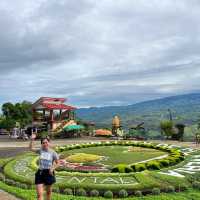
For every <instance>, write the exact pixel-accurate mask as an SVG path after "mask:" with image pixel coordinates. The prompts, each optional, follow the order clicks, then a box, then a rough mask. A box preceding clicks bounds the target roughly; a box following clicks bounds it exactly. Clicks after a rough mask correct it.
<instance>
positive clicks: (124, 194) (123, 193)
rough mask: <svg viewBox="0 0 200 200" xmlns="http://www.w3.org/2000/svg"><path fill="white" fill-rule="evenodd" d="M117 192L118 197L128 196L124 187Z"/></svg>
mask: <svg viewBox="0 0 200 200" xmlns="http://www.w3.org/2000/svg"><path fill="white" fill-rule="evenodd" d="M118 194H119V197H121V198H125V197H127V196H128V192H127V191H126V190H124V189H122V190H120V191H119V193H118Z"/></svg>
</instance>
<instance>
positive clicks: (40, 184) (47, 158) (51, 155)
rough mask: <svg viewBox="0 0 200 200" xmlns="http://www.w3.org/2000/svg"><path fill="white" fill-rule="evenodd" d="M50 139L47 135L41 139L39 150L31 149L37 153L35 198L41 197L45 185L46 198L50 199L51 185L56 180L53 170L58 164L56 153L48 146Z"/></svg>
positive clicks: (32, 139) (31, 145)
mask: <svg viewBox="0 0 200 200" xmlns="http://www.w3.org/2000/svg"><path fill="white" fill-rule="evenodd" d="M35 137H36V135H35V134H32V136H31V142H30V149H31V150H33V141H34V139H35ZM49 146H50V140H49V138H48V137H46V138H42V139H41V148H40V150H33V151H35V152H37V153H39V155H40V157H39V169H38V170H37V172H36V173H35V184H36V190H37V199H38V200H42V199H43V190H44V186H46V194H47V198H46V199H47V200H50V199H51V192H52V185H53V184H54V183H55V182H56V179H55V174H54V170H55V168H56V167H57V165H58V155H57V153H56V152H55V151H53V150H51V149H50V148H49Z"/></svg>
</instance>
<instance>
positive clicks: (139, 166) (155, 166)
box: [56, 141, 184, 173]
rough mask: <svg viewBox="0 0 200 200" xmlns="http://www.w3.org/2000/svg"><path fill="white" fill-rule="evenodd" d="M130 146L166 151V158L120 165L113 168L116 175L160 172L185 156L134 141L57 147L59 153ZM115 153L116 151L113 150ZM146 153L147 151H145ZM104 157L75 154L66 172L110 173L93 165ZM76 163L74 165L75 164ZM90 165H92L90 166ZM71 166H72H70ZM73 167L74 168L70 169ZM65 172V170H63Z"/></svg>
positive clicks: (156, 145) (132, 148)
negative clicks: (71, 170) (147, 171)
mask: <svg viewBox="0 0 200 200" xmlns="http://www.w3.org/2000/svg"><path fill="white" fill-rule="evenodd" d="M116 145H120V146H128V151H129V152H132V151H138V150H137V149H136V147H139V148H145V150H146V151H148V149H156V150H160V151H164V152H166V153H167V155H165V156H161V157H159V158H156V159H150V160H147V161H142V162H139V163H131V164H127V163H120V164H117V165H114V166H112V167H111V172H113V173H115V172H117V173H130V172H141V171H144V170H146V169H148V170H159V169H161V168H164V167H168V166H172V165H175V164H177V163H179V162H180V161H183V160H184V154H183V153H182V152H180V151H179V150H177V149H174V148H168V147H163V146H161V145H158V144H153V143H146V142H132V141H112V142H98V143H87V144H76V145H70V146H69V145H68V146H61V147H56V151H57V152H58V153H62V152H66V151H70V150H75V149H82V148H90V147H100V146H116ZM113 151H114V149H113ZM144 152H145V151H144ZM101 158H102V157H101V156H98V155H91V154H84V153H79V154H74V155H71V156H69V157H68V159H67V161H72V163H67V165H66V166H67V167H66V169H65V170H69V169H73V170H76V171H86V172H87V171H88V172H92V171H95V172H97V171H106V169H107V171H108V168H106V167H104V166H103V165H100V164H99V163H98V164H97V163H95V165H93V164H91V162H93V163H94V162H96V161H98V160H100V159H101ZM73 162H74V163H73ZM77 163H87V164H86V165H85V164H77ZM89 163H90V164H89ZM70 164H71V165H70ZM70 166H72V167H70ZM63 170H64V169H63Z"/></svg>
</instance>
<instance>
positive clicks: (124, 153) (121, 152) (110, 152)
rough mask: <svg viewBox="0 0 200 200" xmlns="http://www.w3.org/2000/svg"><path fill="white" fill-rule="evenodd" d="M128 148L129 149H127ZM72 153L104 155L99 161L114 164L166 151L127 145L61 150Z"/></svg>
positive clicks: (158, 154) (66, 153) (139, 159)
mask: <svg viewBox="0 0 200 200" xmlns="http://www.w3.org/2000/svg"><path fill="white" fill-rule="evenodd" d="M130 149H131V151H128V150H130ZM74 153H88V154H96V155H100V156H105V159H104V160H102V161H101V163H103V164H106V165H115V164H119V163H126V164H131V163H136V162H141V161H144V160H148V159H152V158H155V157H158V156H162V155H165V154H166V152H162V151H159V150H155V149H150V148H141V147H129V146H100V147H89V148H82V149H74V150H69V151H66V152H63V154H64V155H65V156H69V155H71V154H74Z"/></svg>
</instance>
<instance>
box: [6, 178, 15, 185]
mask: <svg viewBox="0 0 200 200" xmlns="http://www.w3.org/2000/svg"><path fill="white" fill-rule="evenodd" d="M5 183H6V184H8V185H15V181H13V180H12V179H5Z"/></svg>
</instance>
